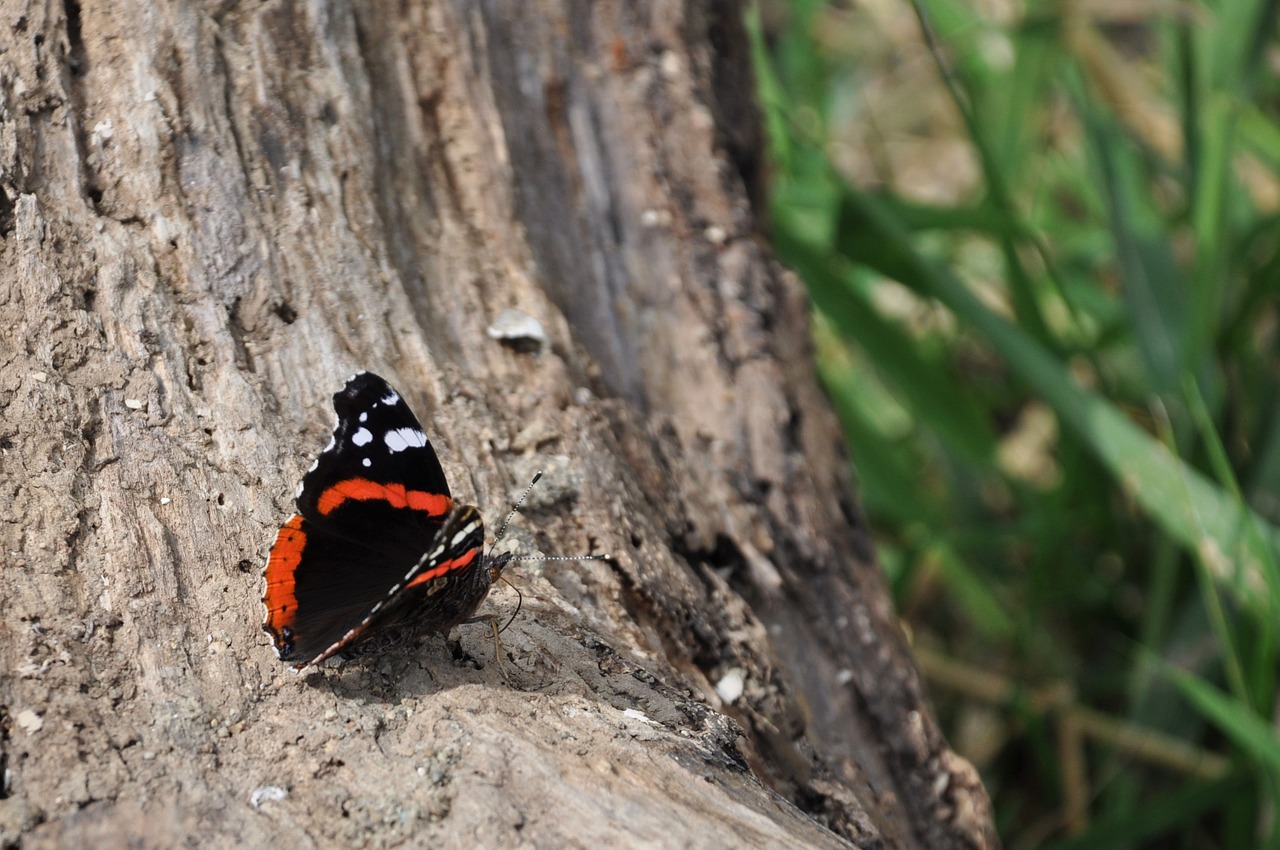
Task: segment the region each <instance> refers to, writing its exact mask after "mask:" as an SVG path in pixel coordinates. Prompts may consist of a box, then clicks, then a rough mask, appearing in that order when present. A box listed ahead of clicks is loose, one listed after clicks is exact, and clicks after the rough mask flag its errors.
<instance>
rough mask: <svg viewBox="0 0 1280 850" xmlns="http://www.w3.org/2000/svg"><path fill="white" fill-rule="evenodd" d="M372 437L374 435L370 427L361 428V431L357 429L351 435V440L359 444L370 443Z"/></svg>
mask: <svg viewBox="0 0 1280 850" xmlns="http://www.w3.org/2000/svg"><path fill="white" fill-rule="evenodd" d="M372 439H373V435H372V434H370V433H369V429H368V428H361V429H360V430H359V431H356V432H355V433H354V434H352V435H351V442H353V443H355V444H356V445H357V446H364V445H368V443H369V441H370V440H372Z"/></svg>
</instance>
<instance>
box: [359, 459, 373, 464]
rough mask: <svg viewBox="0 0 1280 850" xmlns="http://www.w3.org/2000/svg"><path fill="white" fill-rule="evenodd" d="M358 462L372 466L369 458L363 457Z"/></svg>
mask: <svg viewBox="0 0 1280 850" xmlns="http://www.w3.org/2000/svg"><path fill="white" fill-rule="evenodd" d="M360 462H361V463H363V464H364V465H365V466H373V461H371V460H369V459H368V458H365V459H364V460H362V461H360Z"/></svg>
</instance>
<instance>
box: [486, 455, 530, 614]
mask: <svg viewBox="0 0 1280 850" xmlns="http://www.w3.org/2000/svg"><path fill="white" fill-rule="evenodd" d="M541 478H542V470H541V469H539V470H538V471H537V472H535V473H534V474H533V480H532V481H530V482H529V486H528V487H526V488H524V492H523V493H521V494H520V498H519V499H517V500H516V503H515V504H514V505H512V506H511V513H509V514H507V518H506V519H505V520H503V521H502V527H501V528H499V529H498V533H497V534H496V535H495V536H494V538H493V546H497V545H498V541H499V540H501V539H502V535H504V534H506V533H507V526H508V525H510V524H511V519H512V518H513V517H514V516H515V515H516V514H518V513H520V506H521V505H523V504H524V500H525V499H527V498H529V493H530V492H531V491H532V490H533V485H534V484H537V483H538V481H539V480H540V479H541ZM489 548H493V547H492V546H491V547H489ZM504 628H505V626H504Z"/></svg>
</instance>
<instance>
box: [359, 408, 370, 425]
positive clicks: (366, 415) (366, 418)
mask: <svg viewBox="0 0 1280 850" xmlns="http://www.w3.org/2000/svg"><path fill="white" fill-rule="evenodd" d="M360 421H361V422H368V421H369V411H367V410H366V411H365V412H364V413H361V414H360Z"/></svg>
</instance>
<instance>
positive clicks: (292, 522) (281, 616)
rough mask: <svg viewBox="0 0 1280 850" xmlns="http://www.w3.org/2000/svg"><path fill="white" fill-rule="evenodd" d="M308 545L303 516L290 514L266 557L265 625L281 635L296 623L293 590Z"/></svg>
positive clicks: (296, 604)
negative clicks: (295, 577) (283, 629)
mask: <svg viewBox="0 0 1280 850" xmlns="http://www.w3.org/2000/svg"><path fill="white" fill-rule="evenodd" d="M306 546H307V533H306V532H305V531H303V530H302V517H300V516H298V515H297V514H295V515H294V516H292V517H290V519H289V521H288V522H286V523H285V524H284V525H283V526H282V527H281V529H280V533H279V534H277V535H276V542H275V544H274V545H273V546H272V547H271V556H270V557H269V558H268V559H267V573H266V577H267V590H266V593H264V594H263V595H262V601H263V603H265V604H266V606H267V622H266V626H267V628H269V629H270V630H271V631H272V633H274V634H276V635H279V634H280V630H281V629H282V628H283V627H284V626H287V625H289V624H290V623H292V622H293V618H294V616H295V614H296V613H297V610H298V597H297V594H296V593H295V592H294V576H295V575H296V573H297V571H298V564H300V563H301V562H302V550H303V549H305V548H306Z"/></svg>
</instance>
